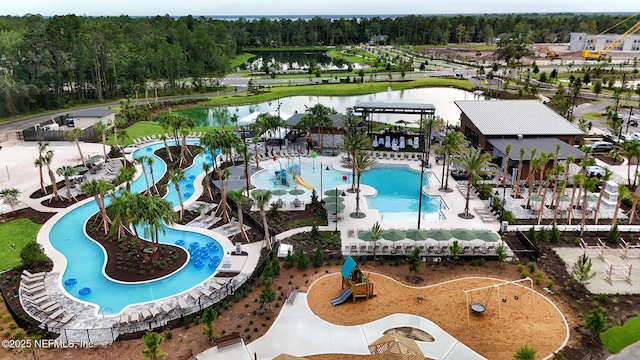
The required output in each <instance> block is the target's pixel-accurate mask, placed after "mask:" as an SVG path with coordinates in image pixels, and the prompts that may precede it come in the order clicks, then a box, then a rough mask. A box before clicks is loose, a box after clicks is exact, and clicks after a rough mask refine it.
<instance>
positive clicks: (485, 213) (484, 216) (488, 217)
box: [473, 208, 496, 223]
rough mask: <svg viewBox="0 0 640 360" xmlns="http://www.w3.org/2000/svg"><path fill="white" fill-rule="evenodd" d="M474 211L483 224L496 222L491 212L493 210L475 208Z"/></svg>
mask: <svg viewBox="0 0 640 360" xmlns="http://www.w3.org/2000/svg"><path fill="white" fill-rule="evenodd" d="M473 210H474V211H475V212H476V214H477V215H478V217H479V218H480V219H481V220H482V222H486V223H487V222H495V221H496V217H495V215H494V214H493V213H492V212H491V210H488V209H484V208H475V209H473Z"/></svg>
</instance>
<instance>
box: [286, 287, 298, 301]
mask: <svg viewBox="0 0 640 360" xmlns="http://www.w3.org/2000/svg"><path fill="white" fill-rule="evenodd" d="M296 295H298V289H291V292H289V296H287V304H291V305H293V300H295V299H296Z"/></svg>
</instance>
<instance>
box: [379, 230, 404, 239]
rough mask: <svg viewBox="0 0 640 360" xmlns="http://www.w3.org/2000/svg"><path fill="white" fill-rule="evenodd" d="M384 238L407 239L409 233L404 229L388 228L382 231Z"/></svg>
mask: <svg viewBox="0 0 640 360" xmlns="http://www.w3.org/2000/svg"><path fill="white" fill-rule="evenodd" d="M382 238H383V239H385V240H390V241H398V240H404V239H406V238H407V235H406V234H405V233H404V231H400V230H398V229H388V230H385V231H383V232H382Z"/></svg>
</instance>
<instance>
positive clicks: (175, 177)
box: [169, 168, 185, 219]
mask: <svg viewBox="0 0 640 360" xmlns="http://www.w3.org/2000/svg"><path fill="white" fill-rule="evenodd" d="M184 179H185V176H184V170H182V169H181V168H175V169H173V170H171V171H170V172H169V181H171V182H172V183H173V186H174V187H175V189H176V192H177V193H178V200H179V201H180V219H182V217H183V216H184V203H183V202H182V194H180V181H182V180H184Z"/></svg>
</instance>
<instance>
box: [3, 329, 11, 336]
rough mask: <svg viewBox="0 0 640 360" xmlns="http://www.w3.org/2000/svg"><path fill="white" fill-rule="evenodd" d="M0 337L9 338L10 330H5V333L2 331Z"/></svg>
mask: <svg viewBox="0 0 640 360" xmlns="http://www.w3.org/2000/svg"><path fill="white" fill-rule="evenodd" d="M2 336H3V337H9V336H11V330H5V331H3V332H2Z"/></svg>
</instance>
